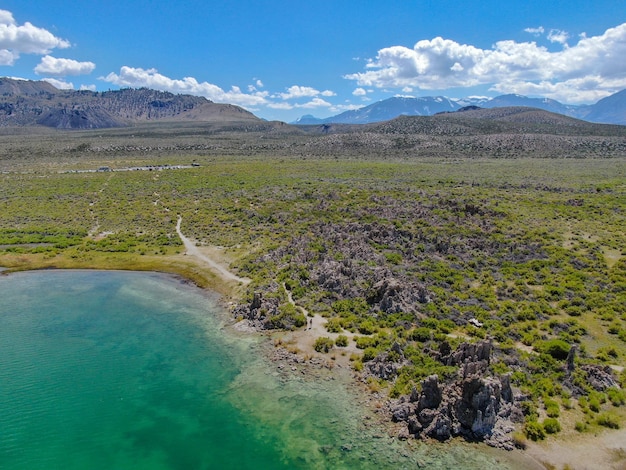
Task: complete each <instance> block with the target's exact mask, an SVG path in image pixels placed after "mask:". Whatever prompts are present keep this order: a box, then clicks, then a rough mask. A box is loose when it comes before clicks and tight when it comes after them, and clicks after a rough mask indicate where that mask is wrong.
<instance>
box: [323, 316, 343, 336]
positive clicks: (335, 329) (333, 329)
mask: <svg viewBox="0 0 626 470" xmlns="http://www.w3.org/2000/svg"><path fill="white" fill-rule="evenodd" d="M326 331H328V332H329V333H341V332H342V331H343V326H342V321H341V318H336V317H335V318H329V319H328V321H327V322H326Z"/></svg>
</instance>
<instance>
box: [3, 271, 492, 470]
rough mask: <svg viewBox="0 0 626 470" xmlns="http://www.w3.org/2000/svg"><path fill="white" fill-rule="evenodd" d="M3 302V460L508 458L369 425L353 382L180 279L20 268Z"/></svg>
mask: <svg viewBox="0 0 626 470" xmlns="http://www.w3.org/2000/svg"><path fill="white" fill-rule="evenodd" d="M0 299H1V301H0V468H3V469H44V468H45V469H57V468H58V469H68V470H69V469H151V470H158V469H228V468H236V469H248V468H249V469H252V468H254V469H261V470H262V469H294V468H303V469H305V468H306V469H308V468H314V469H326V468H328V469H342V468H345V469H351V468H355V469H357V468H358V469H362V468H364V469H367V468H372V469H374V468H375V469H380V468H416V465H417V463H418V462H419V464H420V465H421V466H422V468H442V469H445V468H465V469H467V468H482V469H486V468H503V467H504V464H503V462H498V461H497V460H495V458H494V457H493V456H488V455H485V454H483V453H482V452H481V451H480V448H476V447H472V446H465V445H450V446H438V445H435V446H433V445H425V444H414V445H413V448H412V449H411V448H409V447H407V445H406V443H402V442H399V441H397V440H395V439H393V438H391V437H389V436H387V435H386V434H384V433H381V431H380V429H378V430H377V429H374V428H373V427H372V428H370V427H367V426H366V425H364V422H365V421H367V420H364V419H363V413H364V411H363V407H362V406H360V405H359V403H358V400H356V398H355V395H353V394H352V393H351V391H350V388H349V386H350V384H349V381H348V380H347V379H345V380H344V379H342V378H341V377H337V376H331V375H330V374H328V375H326V376H324V375H323V373H322V372H320V374H322V375H320V376H318V377H314V378H311V377H306V376H304V375H302V374H293V373H284V372H280V371H279V370H278V369H277V368H276V366H275V365H274V364H272V363H271V362H269V361H268V360H267V359H266V354H265V353H264V348H267V347H270V346H268V344H267V343H268V342H267V340H265V341H263V340H260V339H259V337H258V336H256V335H249V334H248V335H244V334H242V333H236V332H233V331H232V329H231V328H229V327H228V326H225V324H224V321H225V319H226V318H227V317H225V316H224V313H223V311H222V310H221V309H220V307H219V306H218V304H217V302H216V300H215V299H213V298H211V297H209V296H207V295H205V293H204V292H203V291H201V290H199V289H197V288H195V287H192V286H189V285H188V284H185V283H183V282H181V281H180V280H178V279H176V278H173V277H169V276H165V275H160V274H152V273H133V272H101V271H40V272H29V273H17V274H11V275H8V276H0ZM335 375H336V374H335Z"/></svg>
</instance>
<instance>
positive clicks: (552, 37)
mask: <svg viewBox="0 0 626 470" xmlns="http://www.w3.org/2000/svg"><path fill="white" fill-rule="evenodd" d="M568 39H569V34H568V33H566V32H565V31H561V30H558V29H551V30H550V32H549V33H548V40H549V41H550V42H558V43H559V44H567V40H568Z"/></svg>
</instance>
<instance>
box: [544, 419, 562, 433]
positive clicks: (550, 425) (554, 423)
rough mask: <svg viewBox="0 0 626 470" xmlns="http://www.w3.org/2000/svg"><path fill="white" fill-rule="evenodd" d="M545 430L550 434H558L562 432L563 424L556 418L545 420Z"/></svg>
mask: <svg viewBox="0 0 626 470" xmlns="http://www.w3.org/2000/svg"><path fill="white" fill-rule="evenodd" d="M543 429H544V430H545V431H546V432H547V433H548V434H556V433H557V432H560V431H561V424H560V423H559V420H558V419H555V418H546V419H544V420H543Z"/></svg>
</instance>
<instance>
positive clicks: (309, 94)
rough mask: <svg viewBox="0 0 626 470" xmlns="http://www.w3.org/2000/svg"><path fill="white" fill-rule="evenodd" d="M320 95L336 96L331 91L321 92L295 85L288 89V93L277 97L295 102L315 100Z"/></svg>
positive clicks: (279, 94)
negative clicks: (295, 100) (300, 99)
mask: <svg viewBox="0 0 626 470" xmlns="http://www.w3.org/2000/svg"><path fill="white" fill-rule="evenodd" d="M320 95H321V96H327V97H328V96H335V92H333V91H330V90H324V91H319V90H316V89H315V88H313V87H310V86H299V85H293V86H290V87H289V88H287V92H286V93H278V94H277V95H275V97H276V98H281V99H283V100H293V99H299V98H313V97H316V96H320Z"/></svg>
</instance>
